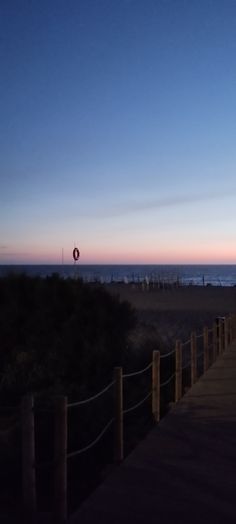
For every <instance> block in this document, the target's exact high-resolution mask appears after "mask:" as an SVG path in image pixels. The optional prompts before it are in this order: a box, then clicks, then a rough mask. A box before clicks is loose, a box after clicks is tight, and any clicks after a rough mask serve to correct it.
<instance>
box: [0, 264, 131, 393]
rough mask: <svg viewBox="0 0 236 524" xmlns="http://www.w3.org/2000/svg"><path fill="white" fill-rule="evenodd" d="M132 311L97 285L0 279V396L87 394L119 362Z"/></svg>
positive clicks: (108, 376) (11, 277)
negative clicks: (35, 393) (47, 393)
mask: <svg viewBox="0 0 236 524" xmlns="http://www.w3.org/2000/svg"><path fill="white" fill-rule="evenodd" d="M134 324H135V314H134V311H133V309H132V307H131V306H130V305H129V304H128V303H127V302H120V300H119V299H118V297H114V296H112V295H110V294H109V293H107V292H106V291H105V290H104V288H102V286H99V285H96V286H94V285H93V286H92V285H89V284H85V283H84V282H83V281H82V280H79V279H78V280H74V279H68V280H64V279H62V278H60V277H59V275H57V274H54V275H52V276H51V277H47V278H45V279H42V278H40V277H29V276H26V275H24V274H22V275H14V274H11V275H8V276H7V277H4V278H1V279H0V371H1V379H0V395H1V396H2V395H3V394H4V395H5V396H6V394H7V395H8V396H11V397H19V396H20V395H22V394H24V393H26V392H29V391H34V392H43V391H44V392H51V393H59V392H60V393H62V392H64V393H66V394H73V393H81V392H83V393H86V391H87V388H89V390H90V391H91V387H92V388H95V389H96V388H98V387H100V386H101V385H104V381H105V382H106V380H110V379H111V376H112V370H113V367H114V366H115V365H122V363H124V360H125V351H126V346H127V342H126V339H127V335H128V332H129V330H130V329H131V328H132V327H133V326H134Z"/></svg>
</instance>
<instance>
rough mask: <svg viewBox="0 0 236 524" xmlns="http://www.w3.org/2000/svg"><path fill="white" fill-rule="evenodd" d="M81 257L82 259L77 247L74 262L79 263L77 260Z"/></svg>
mask: <svg viewBox="0 0 236 524" xmlns="http://www.w3.org/2000/svg"><path fill="white" fill-rule="evenodd" d="M79 257H80V252H79V250H78V248H77V247H75V248H74V249H73V259H74V261H75V262H77V260H79Z"/></svg>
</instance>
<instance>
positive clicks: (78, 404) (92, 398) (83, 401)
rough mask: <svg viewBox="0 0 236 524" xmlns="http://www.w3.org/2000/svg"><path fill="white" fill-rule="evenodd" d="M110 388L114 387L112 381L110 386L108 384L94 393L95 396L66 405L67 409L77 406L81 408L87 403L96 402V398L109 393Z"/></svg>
mask: <svg viewBox="0 0 236 524" xmlns="http://www.w3.org/2000/svg"><path fill="white" fill-rule="evenodd" d="M112 386H114V380H113V381H112V382H110V384H108V386H106V387H105V388H104V389H102V390H101V391H99V393H96V395H93V396H92V397H89V398H86V399H84V400H79V401H78V402H71V403H70V404H67V407H68V408H74V407H77V406H83V405H84V404H88V403H89V402H92V401H93V400H97V398H99V397H101V396H102V395H104V393H106V392H107V391H109V389H111V387H112Z"/></svg>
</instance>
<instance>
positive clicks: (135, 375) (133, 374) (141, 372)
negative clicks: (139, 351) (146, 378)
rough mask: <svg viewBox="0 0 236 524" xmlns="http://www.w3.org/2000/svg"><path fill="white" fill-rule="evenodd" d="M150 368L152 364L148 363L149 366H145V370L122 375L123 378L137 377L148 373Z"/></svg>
mask: <svg viewBox="0 0 236 524" xmlns="http://www.w3.org/2000/svg"><path fill="white" fill-rule="evenodd" d="M151 367H152V362H150V364H148V366H146V367H145V368H143V369H140V371H134V373H126V374H125V375H123V378H131V377H137V376H138V375H142V374H143V373H145V371H148V369H151Z"/></svg>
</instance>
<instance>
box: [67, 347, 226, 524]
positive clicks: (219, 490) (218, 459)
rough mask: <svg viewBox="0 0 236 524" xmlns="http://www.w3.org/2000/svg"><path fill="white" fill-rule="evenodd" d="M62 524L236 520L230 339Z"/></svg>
mask: <svg viewBox="0 0 236 524" xmlns="http://www.w3.org/2000/svg"><path fill="white" fill-rule="evenodd" d="M69 522H70V524H77V523H78V524H94V523H97V524H128V523H129V524H132V523H135V524H154V523H155V524H158V523H161V524H172V523H173V524H174V523H181V524H185V523H186V524H195V523H196V524H204V523H207V524H231V523H234V524H235V522H236V342H234V343H233V344H231V345H230V346H229V347H228V349H227V351H226V352H225V353H224V354H222V355H220V356H219V357H218V359H217V361H216V362H215V363H214V364H213V365H212V367H211V368H210V369H208V371H207V372H206V373H205V375H203V376H202V377H201V378H200V379H199V380H198V382H197V383H196V384H195V385H194V386H193V387H192V388H191V390H189V391H188V393H187V394H186V395H185V396H184V397H183V398H182V399H181V400H180V402H179V403H178V404H176V405H175V406H174V407H173V409H172V410H171V412H170V413H169V414H168V415H167V416H166V417H164V418H163V419H162V420H161V422H160V423H159V424H158V425H157V427H156V428H155V429H154V430H153V431H152V432H151V433H150V434H149V435H148V436H147V438H146V439H145V440H143V441H142V442H141V443H140V444H139V445H138V447H137V448H136V449H135V450H134V451H133V452H132V453H131V454H130V455H129V456H128V458H127V459H126V460H125V461H124V462H123V464H122V465H121V466H119V467H117V468H116V469H115V470H114V471H113V473H112V474H111V475H110V476H109V477H108V478H107V479H106V481H105V482H104V483H103V484H102V485H101V486H100V487H99V488H97V490H96V491H95V492H94V493H93V494H92V495H91V496H90V497H89V498H88V499H87V500H86V501H85V502H84V503H83V505H82V506H81V508H80V509H79V511H77V512H76V513H75V514H74V515H73V516H72V517H71V518H70V520H69Z"/></svg>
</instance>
